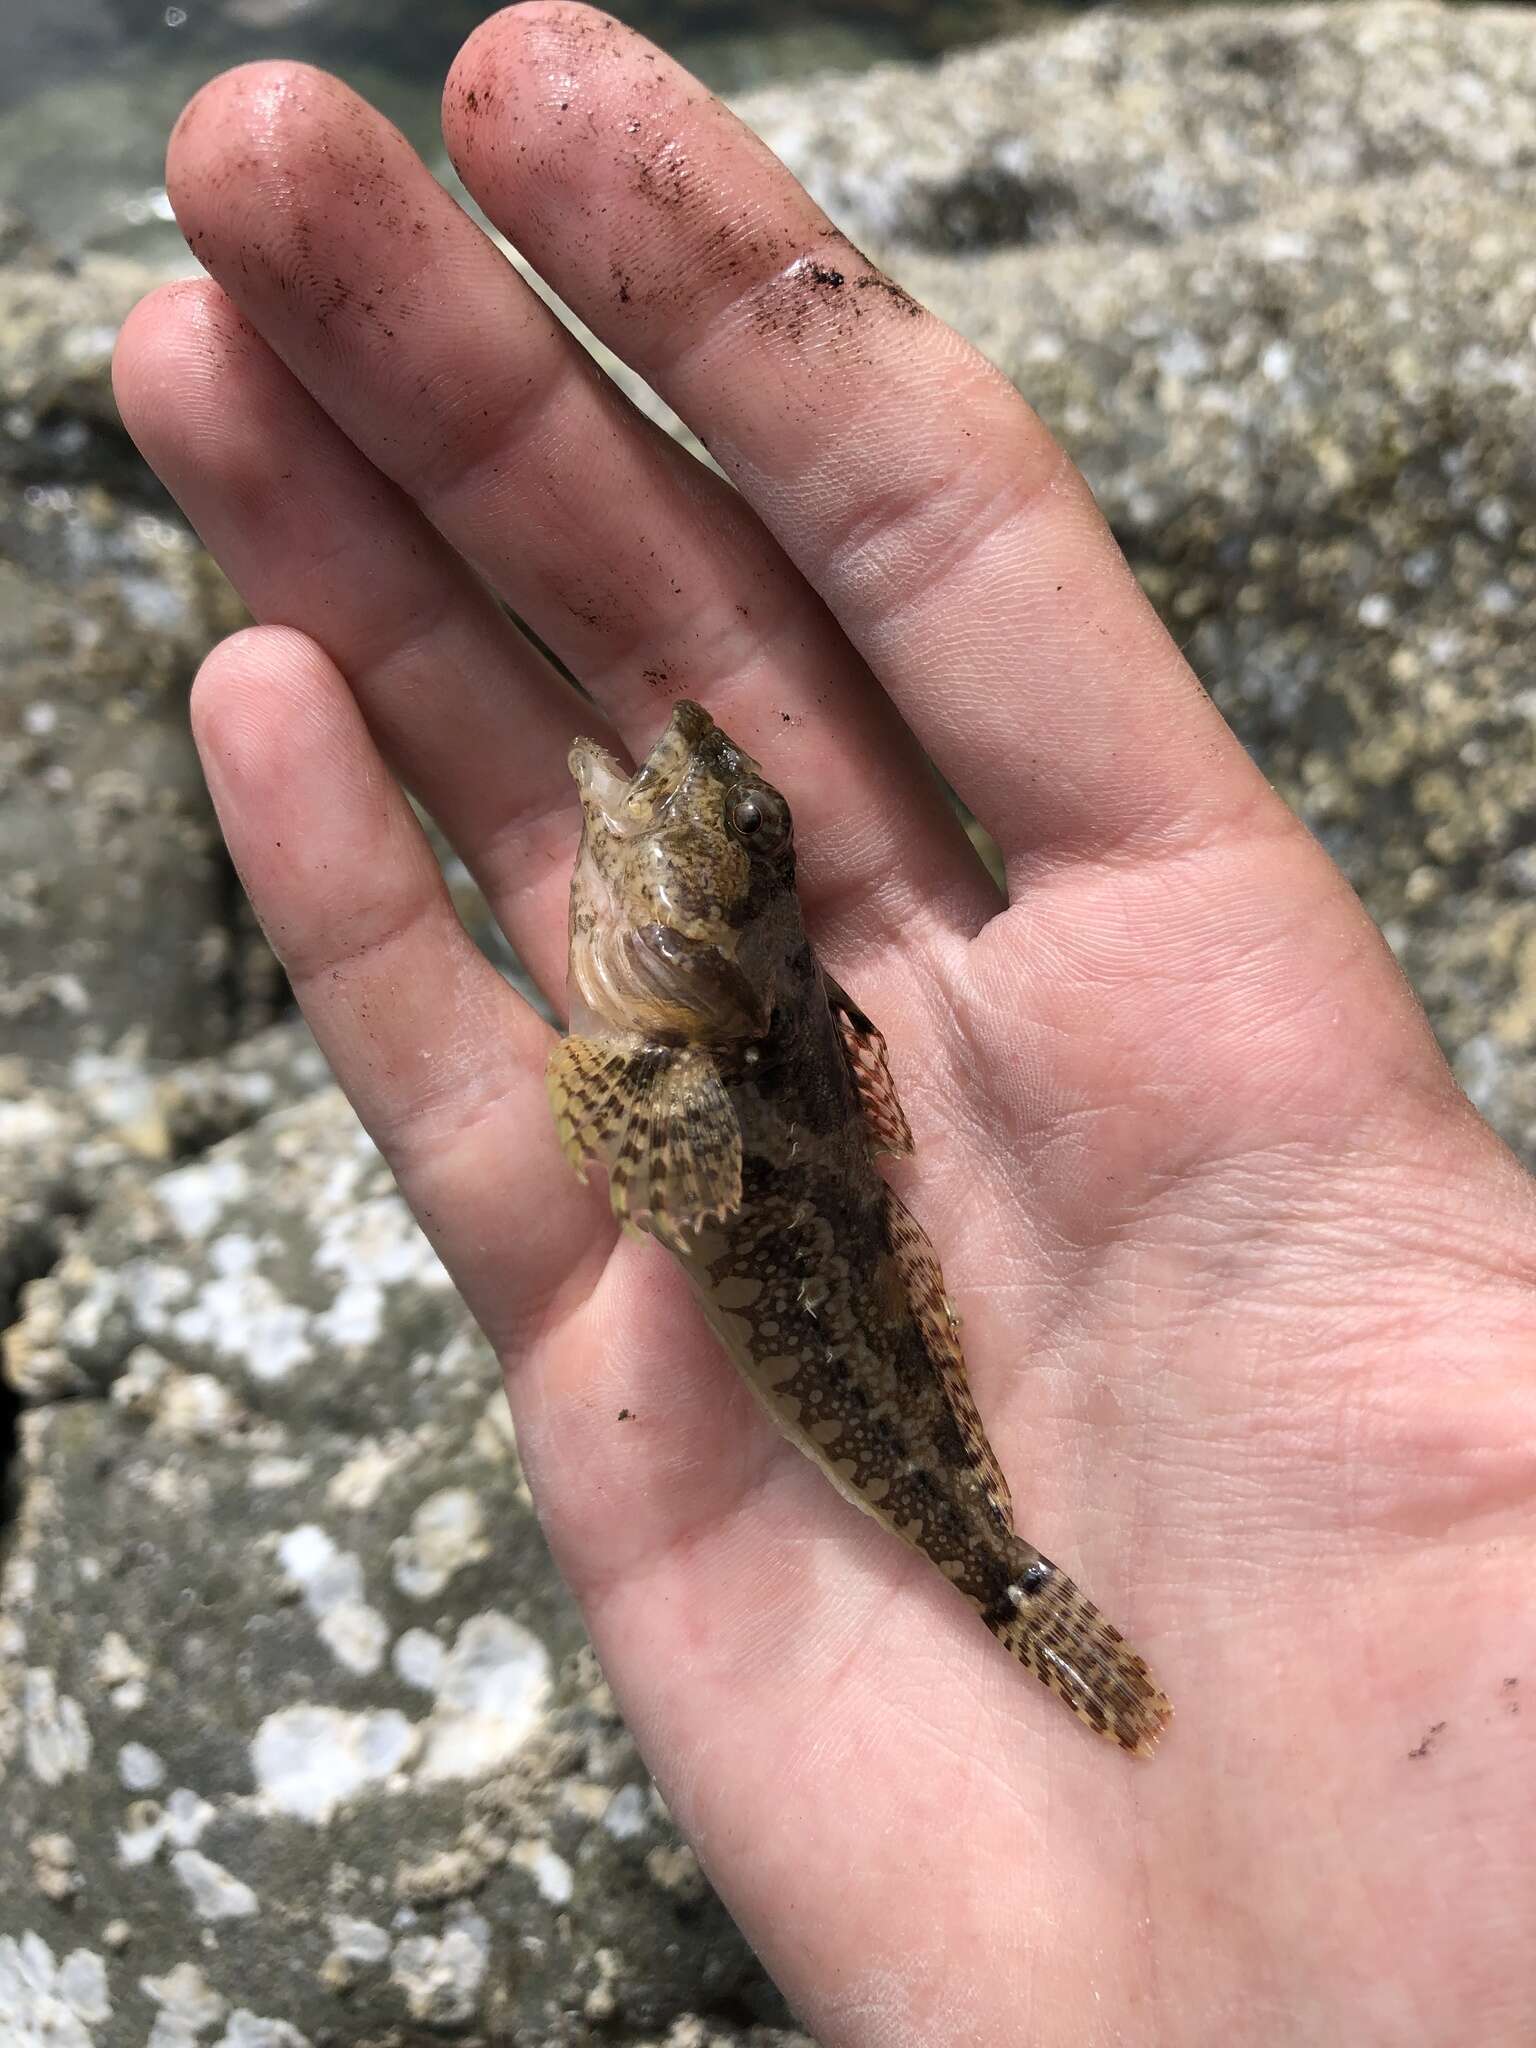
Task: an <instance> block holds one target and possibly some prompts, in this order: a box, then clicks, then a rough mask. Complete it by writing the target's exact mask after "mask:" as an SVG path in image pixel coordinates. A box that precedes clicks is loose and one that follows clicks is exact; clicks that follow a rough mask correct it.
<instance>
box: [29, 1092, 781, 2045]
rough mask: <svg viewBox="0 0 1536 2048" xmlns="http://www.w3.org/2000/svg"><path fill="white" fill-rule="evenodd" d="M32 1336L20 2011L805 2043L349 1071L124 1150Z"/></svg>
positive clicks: (439, 2034) (111, 2022) (232, 2030)
mask: <svg viewBox="0 0 1536 2048" xmlns="http://www.w3.org/2000/svg"><path fill="white" fill-rule="evenodd" d="M11 1334H12V1340H13V1341H12V1352H13V1361H15V1360H17V1359H19V1361H20V1362H19V1366H17V1368H16V1369H17V1370H18V1375H19V1377H20V1378H21V1380H22V1382H23V1384H24V1385H25V1386H26V1388H27V1391H28V1394H29V1396H30V1397H31V1398H32V1399H33V1400H34V1401H35V1402H38V1403H40V1404H41V1405H35V1406H33V1407H31V1408H30V1409H29V1410H28V1411H26V1412H25V1413H24V1415H23V1418H22V1425H21V1433H22V1451H21V1459H20V1472H19V1509H18V1514H17V1518H16V1522H15V1527H14V1532H13V1535H12V1540H11V1543H10V1547H9V1551H8V1555H7V1559H6V1568H5V1576H4V1582H3V1590H0V1775H3V1779H4V1786H5V1790H4V1798H3V1800H0V2019H5V2018H9V2019H10V2020H11V2022H12V2025H13V2027H22V2026H26V2025H31V2026H33V2027H34V2029H40V2028H41V2027H42V2024H43V2022H42V2020H41V2019H40V2018H39V2017H38V2015H39V2014H43V2013H47V2014H49V2015H52V2016H53V2024H55V2025H56V2027H57V2029H58V2032H57V2034H56V2036H47V2037H45V2036H44V2035H43V2034H42V2033H41V2032H40V2031H34V2033H33V2034H31V2035H28V2034H25V2033H23V2034H22V2037H21V2038H22V2039H23V2040H24V2041H27V2042H29V2043H30V2042H31V2041H33V2040H36V2041H41V2040H43V2039H44V2038H48V2039H50V2040H52V2039H55V2038H56V2039H60V2040H66V2041H67V2040H72V2039H78V2040H79V2041H81V2042H83V2043H84V2044H86V2048H142V2044H143V2043H144V2042H145V2041H146V2040H147V2039H151V2038H152V2039H154V2040H155V2042H156V2043H157V2048H166V2044H168V2043H172V2042H176V2043H180V2042H193V2043H201V2044H203V2048H209V2044H210V2043H215V2042H218V2041H222V2040H230V2041H234V2042H240V2041H244V2040H245V2039H246V2038H247V2036H248V2037H249V2039H250V2040H251V2041H253V2042H254V2041H257V2040H262V2041H266V2040H268V2039H269V2038H270V2039H271V2040H272V2041H274V2042H285V2043H286V2042H290V2041H294V2040H296V2041H301V2042H307V2043H309V2044H310V2048H321V2044H324V2043H335V2044H338V2048H340V2044H343V2043H348V2044H350V2043H354V2042H362V2041H378V2042H385V2041H389V2042H398V2043H401V2044H407V2043H411V2044H414V2043H417V2042H425V2041H426V2040H428V2039H429V2038H430V2039H433V2040H462V2041H475V2042H481V2043H495V2044H497V2048H501V2044H507V2048H521V2044H527V2048H535V2044H537V2048H553V2044H559V2043H573V2044H575V2043H588V2042H591V2043H594V2044H595V2043H596V2042H598V2041H599V2040H601V2041H604V2042H608V2041H613V2040H615V2039H618V2040H635V2039H646V2040H654V2041H657V2042H658V2043H659V2042H662V2041H665V2042H668V2043H671V2044H673V2048H684V2044H686V2043H689V2042H698V2043H700V2044H713V2043H715V2042H719V2043H721V2044H722V2048H723V2044H725V2043H727V2042H737V2041H740V2042H743V2043H747V2042H750V2043H753V2044H754V2048H771V2044H777V2043H783V2044H785V2048H788V2043H787V2037H785V2036H784V2035H781V2034H780V2035H776V2034H773V2033H771V2032H759V2031H755V2030H753V2029H752V2028H751V2027H750V2024H749V2023H750V2022H751V2020H752V2019H753V2018H754V2017H755V2018H756V2019H757V2020H759V2021H762V2022H765V2023H772V2022H774V2021H775V2020H782V2019H783V2010H782V2006H781V2005H780V2003H779V2001H778V1999H777V1997H776V1995H775V1994H774V1993H773V1992H772V1991H771V1989H770V1988H769V1987H768V1985H767V1984H766V1982H765V1980H764V1979H763V1978H762V1976H761V1972H760V1971H759V1970H758V1968H757V1966H756V1964H755V1963H754V1962H753V1960H752V1958H751V1955H750V1952H749V1951H748V1949H747V1948H746V1945H745V1943H744V1942H743V1941H742V1940H741V1938H740V1936H739V1935H737V1934H736V1933H735V1932H734V1931H733V1929H732V1928H731V1925H730V1922H729V1921H728V1919H727V1918H726V1916H725V1914H724V1911H723V1909H722V1908H721V1907H720V1906H719V1905H718V1903H717V1902H716V1901H715V1900H714V1899H713V1897H712V1895H711V1894H710V1892H709V1890H708V1888H707V1886H706V1885H705V1883H704V1881H703V1878H702V1876H701V1875H700V1873H699V1870H698V1866H697V1864H696V1863H695V1862H694V1860H693V1857H692V1855H691V1853H690V1852H689V1851H688V1850H687V1849H686V1848H685V1847H684V1846H683V1845H682V1844H681V1843H680V1842H679V1841H678V1839H677V1837H676V1834H675V1832H674V1831H673V1829H672V1826H671V1823H670V1821H669V1820H668V1818H667V1815H666V1813H665V1811H664V1809H663V1808H662V1806H661V1804H660V1802H659V1800H658V1799H657V1797H656V1795H655V1793H654V1791H653V1790H652V1788H651V1786H650V1784H649V1781H648V1780H647V1778H646V1776H645V1773H644V1772H643V1770H642V1769H641V1767H640V1764H639V1762H638V1759H637V1757H636V1754H635V1751H634V1746H633V1744H632V1742H631V1740H630V1738H629V1736H628V1735H627V1734H626V1733H625V1731H624V1729H623V1727H622V1725H621V1723H620V1722H619V1719H618V1716H617V1713H616V1711H615V1709H614V1706H613V1702H612V1699H611V1697H610V1696H609V1694H608V1691H607V1688H606V1687H605V1686H604V1684H603V1682H602V1679H601V1676H600V1674H599V1672H598V1670H597V1668H596V1665H595V1662H594V1660H593V1658H592V1654H591V1652H590V1650H589V1649H588V1648H587V1647H586V1645H585V1643H584V1640H583V1636H582V1631H581V1627H580V1623H579V1620H578V1618H577V1616H576V1613H575V1611H574V1609H573V1607H572V1605H571V1603H570V1601H569V1599H568V1598H567V1596H566V1594H565V1593H564V1591H563V1589H562V1588H561V1586H560V1584H559V1581H558V1579H557V1577H556V1575H555V1572H554V1570H553V1567H552V1565H551V1563H550V1561H549V1558H548V1555H547V1553H546V1551H545V1549H544V1546H543V1543H542V1540H541V1538H540V1536H539V1532H538V1527H537V1524H536V1522H535V1521H534V1518H533V1514H532V1509H531V1506H530V1503H529V1500H528V1495H527V1491H526V1488H525V1486H524V1484H523V1481H522V1477H521V1473H520V1470H519V1467H518V1462H517V1455H516V1447H515V1444H514V1443H513V1441H512V1437H511V1431H510V1426H509V1424H508V1422H507V1411H506V1404H505V1400H504V1397H503V1395H502V1391H501V1386H500V1381H499V1374H498V1373H497V1370H496V1367H495V1362H494V1360H493V1359H492V1358H491V1357H490V1355H489V1353H488V1351H487V1349H486V1347H485V1345H484V1343H483V1341H482V1340H481V1339H480V1338H479V1337H478V1336H477V1334H476V1333H475V1331H474V1329H473V1327H472V1326H471V1324H470V1323H469V1321H468V1318H467V1315H466V1313H465V1311H464V1309H463V1307H462V1306H461V1304H460V1303H459V1301H458V1300H457V1297H456V1296H455V1294H454V1293H453V1290H452V1288H451V1287H450V1286H449V1284H448V1282H447V1279H446V1276H445V1275H444V1274H443V1273H442V1271H441V1269H440V1268H439V1266H438V1265H437V1262H436V1260H435V1259H434V1258H433V1256H432V1253H431V1251H430V1250H429V1248H428V1246H427V1244H426V1241H425V1240H424V1239H423V1238H422V1237H421V1236H420V1234H419V1233H418V1232H417V1230H416V1229H415V1226H414V1225H413V1224H412V1223H411V1221H410V1218H409V1216H408V1214H407V1212H406V1210H405V1208H404V1205H403V1203H402V1202H401V1200H400V1197H399V1196H398V1194H397V1193H396V1192H395V1190H394V1187H393V1184H392V1182H391V1180H390V1178H389V1175H388V1173H387V1171H386V1169H385V1168H384V1166H383V1164H382V1162H381V1161H380V1159H379V1158H378V1156H377V1154H376V1153H375V1152H374V1150H373V1148H372V1146H371V1144H370V1143H369V1141H368V1140H367V1138H366V1137H365V1136H364V1134H363V1133H362V1131H361V1130H360V1129H359V1127H358V1126H357V1124H356V1121H355V1119H354V1118H353V1117H352V1114H351V1112H350V1111H349V1110H348V1109H347V1107H346V1105H345V1104H344V1103H343V1102H342V1100H341V1099H340V1097H339V1096H338V1095H337V1094H336V1093H335V1092H334V1091H333V1090H331V1089H324V1090H322V1091H320V1092H319V1093H316V1094H311V1095H308V1096H307V1097H305V1098H304V1099H302V1100H300V1101H299V1102H298V1103H296V1104H295V1105H293V1106H292V1107H289V1108H286V1109H280V1110H277V1111H275V1112H273V1113H271V1114H269V1115H268V1116H266V1117H265V1118H263V1119H262V1120H261V1121H260V1122H259V1123H257V1124H255V1125H254V1126H253V1127H252V1128H250V1129H249V1130H247V1131H245V1132H244V1133H242V1134H240V1135H237V1136H236V1137H234V1138H232V1139H230V1140H228V1141H227V1142H226V1143H224V1144H221V1145H219V1146H217V1147H215V1148H214V1149H212V1150H211V1151H209V1152H207V1153H205V1154H203V1155H201V1156H200V1157H198V1158H197V1159H195V1160H193V1161H191V1162H190V1163H188V1164H185V1165H181V1166H178V1167H175V1168H173V1169H172V1170H171V1171H169V1172H167V1173H164V1174H162V1175H161V1176H159V1177H158V1178H155V1179H150V1180H145V1179H143V1178H142V1177H137V1178H134V1177H128V1178H124V1179H121V1180H120V1181H119V1182H117V1183H116V1184H115V1185H114V1186H113V1187H112V1189H111V1190H110V1191H109V1192H108V1193H107V1194H106V1195H105V1197H104V1198H103V1199H102V1200H101V1201H100V1203H99V1205H98V1207H97V1209H96V1211H95V1213H94V1214H93V1216H92V1217H91V1218H90V1220H89V1221H88V1222H87V1223H86V1224H85V1225H84V1226H83V1228H82V1229H81V1232H80V1234H79V1238H78V1241H77V1242H76V1244H75V1245H74V1247H73V1249H72V1250H71V1251H70V1252H69V1254H68V1255H67V1256H66V1257H65V1258H64V1260H63V1261H62V1262H61V1263H60V1265H59V1266H58V1267H57V1268H56V1270H55V1271H54V1272H53V1273H52V1274H50V1275H49V1276H48V1277H47V1278H46V1279H44V1280H40V1281H38V1282H36V1283H35V1284H34V1285H33V1286H32V1287H31V1288H30V1289H29V1290H28V1291H27V1295H26V1300H25V1312H24V1314H23V1317H22V1320H21V1322H20V1324H19V1325H18V1326H17V1328H16V1329H15V1330H13V1332H12V1333H11ZM66 1393H67V1394H71V1395H74V1396H75V1397H76V1398H72V1399H67V1400H65V1399H59V1398H57V1397H58V1396H60V1395H63V1394H66ZM7 2000H9V2001H10V2002H9V2005H8V2004H7ZM714 2014H718V2015H720V2017H721V2019H722V2021H726V2020H729V2021H730V2022H731V2024H727V2025H724V2026H723V2027H722V2028H721V2029H720V2030H716V2028H715V2027H714V2025H713V2023H712V2021H711V2015H714ZM241 2015H244V2016H245V2017H244V2018H243V2019H242V2018H241ZM259 2027H265V2028H266V2029H267V2030H268V2031H267V2033H261V2032H260V2031H259ZM738 2028H739V2029H740V2030H739V2031H738V2030H737V2029H738ZM152 2029H158V2031H157V2032H155V2033H153V2034H152V2032H151V2030H152ZM221 2029H222V2032H221ZM242 2030H243V2031H242ZM285 2030H286V2031H285ZM0 2031H3V2029H0ZM8 2038H14V2036H8Z"/></svg>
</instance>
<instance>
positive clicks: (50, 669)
mask: <svg viewBox="0 0 1536 2048" xmlns="http://www.w3.org/2000/svg"><path fill="white" fill-rule="evenodd" d="M151 281H152V280H151V279H150V277H149V276H148V275H147V274H145V273H143V272H141V271H138V270H135V269H133V268H132V267H130V266H127V265H122V264H113V263H107V262H105V261H101V260H93V261H92V262H90V263H88V264H86V265H83V266H81V267H80V268H79V269H78V270H71V269H70V268H68V267H67V266H60V265H58V264H55V263H50V262H47V261H45V260H42V259H40V258H38V257H37V256H36V255H35V253H32V252H30V251H29V250H28V249H27V248H26V247H24V248H23V251H22V254H21V255H20V256H19V257H18V258H17V260H16V261H15V262H13V263H12V264H11V265H9V266H8V267H5V268H0V1040H3V1044H4V1047H5V1050H6V1052H7V1053H21V1054H28V1055H31V1056H32V1057H33V1058H34V1059H36V1060H38V1061H40V1062H42V1063H45V1064H46V1063H49V1062H52V1063H54V1064H56V1065H57V1066H59V1067H60V1068H62V1067H63V1066H64V1065H65V1064H67V1062H68V1060H69V1059H70V1058H71V1057H73V1056H74V1055H75V1054H76V1053H81V1052H88V1053H105V1052H108V1051H110V1050H121V1049H127V1048H128V1047H130V1046H131V1047H133V1048H136V1049H137V1050H139V1051H141V1052H143V1053H144V1054H146V1055H149V1056H152V1057H161V1058H170V1059H174V1058H188V1057H192V1056H195V1055H197V1054H199V1053H205V1052H211V1051H214V1050H217V1049H220V1048H222V1047H224V1046H226V1045H228V1044H229V1043H230V1042H231V1041H232V1040H233V1039H235V1038H237V1037H239V1036H241V1035H243V1034H244V1033H245V1032H246V1031H247V1030H249V1029H250V1028H252V1027H253V1026H258V1025H260V1024H262V1023H264V1022H266V1021H267V1020H268V1019H269V1018H270V1017H271V1016H272V1015H273V1014H274V1012H275V1009H276V1007H277V1005H278V1003H279V1002H280V999H281V985H280V982H279V979H278V977H277V975H276V974H275V972H274V970H273V968H272V966H271V962H270V956H269V955H268V954H267V952H266V949H265V948H264V947H263V946H261V945H259V943H258V942H257V940H256V935H255V932H254V927H253V925H252V922H251V920H250V918H249V914H248V912H246V911H245V910H244V908H243V905H242V901H241V898H240V896H239V892H238V890H237V889H236V887H235V885H234V882H233V878H232V875H231V871H230V869H229V865H228V862H227V861H226V859H225V857H224V853H223V850H222V847H221V845H220V842H219V839H218V834H217V830H216V827H215V825H214V820H213V815H212V810H211V807H210V805H209V802H208V798H207V795H206V792H205V790H204V787H203V780H202V775H201V772H200V770H199V768H198V765H197V759H196V755H195V752H194V750H193V747H192V742H191V738H190V735H189V734H188V731H187V724H186V710H185V700H186V692H187V687H188V684H189V683H190V680H191V676H192V673H193V670H194V668H195V666H196V663H197V661H198V660H199V659H200V658H201V656H202V655H203V653H204V652H205V651H206V649H207V647H208V645H209V644H210V642H211V641H213V640H214V639H216V638H218V637H219V636H220V635H221V634H222V633H224V632H226V631H228V630H230V629H231V628H233V627H234V626H235V625H237V624H238V623H239V622H240V620H241V617H242V613H241V611H240V608H239V606H238V604H237V602H236V600H235V598H234V596H233V593H232V592H231V591H230V590H229V588H228V586H227V584H225V582H224V581H223V578H222V577H221V576H219V574H218V572H217V571H216V570H215V569H214V567H213V565H212V563H211V562H210V561H209V560H208V558H207V556H206V555H205V554H204V553H203V552H202V550H201V549H200V548H199V547H198V546H197V544H196V542H195V540H194V539H193V537H192V535H191V534H190V533H189V532H188V530H187V528H186V527H185V526H184V525H183V524H182V522H181V521H180V520H179V518H177V517H175V516H174V515H173V514H172V513H171V512H170V511H169V509H168V507H167V506H166V505H165V502H164V500H163V497H162V495H161V493H160V491H159V487H158V486H157V485H154V484H152V483H151V481H150V480H149V478H148V474H147V472H146V471H145V470H144V468H143V466H142V464H141V463H140V462H139V460H138V457H137V456H136V455H134V454H133V453H132V451H131V449H130V448H129V447H128V444H127V441H126V437H125V436H124V435H123V433H122V430H121V428H120V427H119V426H118V425H117V424H116V415H115V413H114V412H113V411H112V406H111V398H110V392H109V389H108V383H107V366H108V361H109V358H110V351H111V345H112V340H113V337H114V335H115V333H116V328H117V324H118V322H119V321H120V319H121V318H122V315H123V314H124V313H125V312H126V310H127V308H128V306H129V305H130V304H131V303H132V302H133V300H134V298H135V297H137V296H138V294H139V293H140V292H141V291H143V290H144V289H146V288H147V286H148V284H149V283H150V282H151ZM96 477H100V478H102V479H104V480H105V481H104V482H103V481H94V480H86V479H88V478H96Z"/></svg>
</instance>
